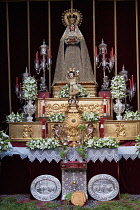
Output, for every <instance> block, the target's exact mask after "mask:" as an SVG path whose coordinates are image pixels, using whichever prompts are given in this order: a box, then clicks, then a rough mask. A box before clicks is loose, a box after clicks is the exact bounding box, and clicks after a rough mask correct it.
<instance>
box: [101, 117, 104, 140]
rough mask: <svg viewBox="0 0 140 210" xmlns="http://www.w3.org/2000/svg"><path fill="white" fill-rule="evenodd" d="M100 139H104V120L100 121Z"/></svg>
mask: <svg viewBox="0 0 140 210" xmlns="http://www.w3.org/2000/svg"><path fill="white" fill-rule="evenodd" d="M100 137H101V138H104V118H103V117H102V118H101V119H100Z"/></svg>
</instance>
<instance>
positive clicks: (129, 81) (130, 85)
mask: <svg viewBox="0 0 140 210" xmlns="http://www.w3.org/2000/svg"><path fill="white" fill-rule="evenodd" d="M129 84H130V91H131V89H132V84H131V79H129Z"/></svg>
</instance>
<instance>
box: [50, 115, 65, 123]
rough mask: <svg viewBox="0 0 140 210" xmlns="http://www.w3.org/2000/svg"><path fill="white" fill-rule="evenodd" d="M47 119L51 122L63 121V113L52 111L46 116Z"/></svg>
mask: <svg viewBox="0 0 140 210" xmlns="http://www.w3.org/2000/svg"><path fill="white" fill-rule="evenodd" d="M48 120H49V121H51V122H63V121H64V120H65V115H64V114H62V113H54V114H51V115H49V116H48Z"/></svg>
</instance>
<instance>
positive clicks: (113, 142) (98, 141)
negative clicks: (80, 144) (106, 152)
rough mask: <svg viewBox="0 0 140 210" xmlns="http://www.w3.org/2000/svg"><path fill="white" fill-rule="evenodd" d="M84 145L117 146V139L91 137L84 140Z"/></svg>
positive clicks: (93, 146)
mask: <svg viewBox="0 0 140 210" xmlns="http://www.w3.org/2000/svg"><path fill="white" fill-rule="evenodd" d="M85 145H86V146H87V148H95V149H99V148H118V147H119V140H117V139H115V138H110V137H104V138H97V137H94V138H92V139H89V140H87V141H86V142H85Z"/></svg>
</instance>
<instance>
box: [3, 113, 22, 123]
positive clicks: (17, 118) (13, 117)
mask: <svg viewBox="0 0 140 210" xmlns="http://www.w3.org/2000/svg"><path fill="white" fill-rule="evenodd" d="M23 119H24V117H23V114H22V113H21V114H19V113H18V112H17V113H14V112H12V113H11V114H9V115H8V116H7V117H6V122H22V121H23Z"/></svg>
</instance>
